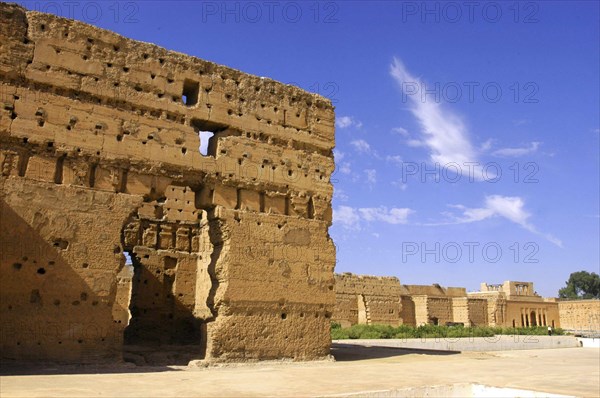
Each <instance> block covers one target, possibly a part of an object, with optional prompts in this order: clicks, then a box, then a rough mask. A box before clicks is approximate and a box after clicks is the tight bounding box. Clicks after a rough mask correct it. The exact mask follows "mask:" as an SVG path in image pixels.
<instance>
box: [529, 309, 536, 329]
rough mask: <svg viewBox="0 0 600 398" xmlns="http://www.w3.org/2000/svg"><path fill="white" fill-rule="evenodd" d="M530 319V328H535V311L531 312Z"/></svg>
mask: <svg viewBox="0 0 600 398" xmlns="http://www.w3.org/2000/svg"><path fill="white" fill-rule="evenodd" d="M530 319H531V326H537V319H536V317H535V311H531V316H530Z"/></svg>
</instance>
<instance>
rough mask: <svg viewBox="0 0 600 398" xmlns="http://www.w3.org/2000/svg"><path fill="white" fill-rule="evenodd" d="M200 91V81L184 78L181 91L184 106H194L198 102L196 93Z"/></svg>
mask: <svg viewBox="0 0 600 398" xmlns="http://www.w3.org/2000/svg"><path fill="white" fill-rule="evenodd" d="M199 92H200V83H198V82H195V81H193V80H188V79H185V81H184V82H183V93H182V94H181V99H182V101H183V103H184V104H185V105H186V106H194V105H196V104H197V103H198V93H199Z"/></svg>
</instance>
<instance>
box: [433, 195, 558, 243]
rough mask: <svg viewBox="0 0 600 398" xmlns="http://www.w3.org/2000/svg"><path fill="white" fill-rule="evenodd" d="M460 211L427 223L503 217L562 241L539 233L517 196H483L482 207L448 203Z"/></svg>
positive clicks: (549, 238)
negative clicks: (443, 218) (447, 218)
mask: <svg viewBox="0 0 600 398" xmlns="http://www.w3.org/2000/svg"><path fill="white" fill-rule="evenodd" d="M450 207H452V208H455V209H458V210H460V211H461V212H462V214H461V215H459V216H456V215H454V214H452V213H446V215H447V216H449V217H451V218H452V219H453V220H452V221H451V222H447V223H439V224H429V225H444V224H445V225H447V224H464V223H472V222H478V221H483V220H486V219H489V218H492V217H503V218H505V219H507V220H509V221H511V222H513V223H515V224H517V225H519V226H521V227H522V228H524V229H526V230H528V231H529V232H532V233H534V234H537V235H541V236H543V237H544V238H546V239H547V240H549V241H550V242H552V243H554V244H555V245H557V246H559V247H562V242H561V241H560V240H559V239H557V238H555V237H554V236H552V235H550V234H544V233H541V232H540V231H538V230H537V229H536V227H535V226H534V225H533V224H531V223H530V222H529V218H530V217H531V214H530V213H529V212H528V211H527V210H525V201H524V200H523V199H522V198H520V197H518V196H501V195H490V196H486V197H485V204H484V206H483V207H478V208H469V207H466V206H463V205H450Z"/></svg>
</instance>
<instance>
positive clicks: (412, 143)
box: [406, 139, 427, 148]
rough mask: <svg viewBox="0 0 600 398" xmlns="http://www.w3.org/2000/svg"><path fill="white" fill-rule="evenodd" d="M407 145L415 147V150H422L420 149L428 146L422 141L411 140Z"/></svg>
mask: <svg viewBox="0 0 600 398" xmlns="http://www.w3.org/2000/svg"><path fill="white" fill-rule="evenodd" d="M406 145H408V146H410V147H413V148H420V147H424V146H427V143H425V142H424V141H421V140H415V139H410V140H407V141H406Z"/></svg>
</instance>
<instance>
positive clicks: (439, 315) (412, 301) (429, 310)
mask: <svg viewBox="0 0 600 398" xmlns="http://www.w3.org/2000/svg"><path fill="white" fill-rule="evenodd" d="M401 292H402V315H401V316H402V320H403V323H404V324H406V325H411V326H420V325H425V324H438V325H445V324H446V323H447V322H463V320H457V319H456V317H459V318H460V319H469V316H470V314H469V307H468V305H467V304H466V303H464V308H463V310H464V311H462V312H461V308H460V307H461V305H463V303H462V302H460V301H455V298H466V295H467V293H466V289H465V288H463V287H446V288H445V287H442V286H440V285H439V284H437V283H436V284H433V285H402V287H401ZM455 305H457V306H458V307H456V308H455ZM465 324H466V323H465Z"/></svg>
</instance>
